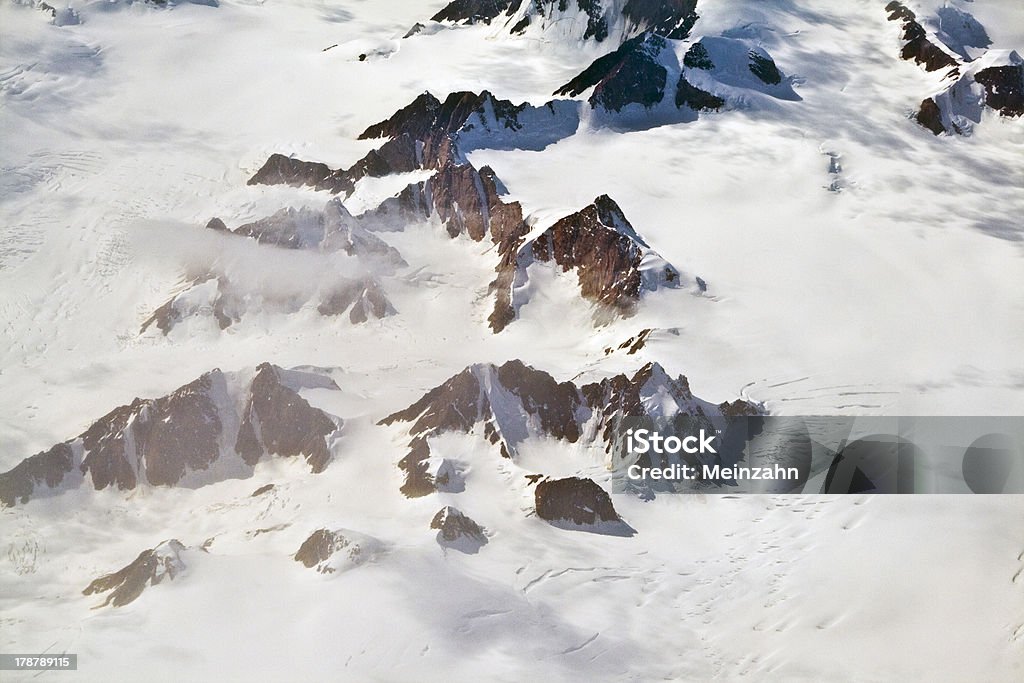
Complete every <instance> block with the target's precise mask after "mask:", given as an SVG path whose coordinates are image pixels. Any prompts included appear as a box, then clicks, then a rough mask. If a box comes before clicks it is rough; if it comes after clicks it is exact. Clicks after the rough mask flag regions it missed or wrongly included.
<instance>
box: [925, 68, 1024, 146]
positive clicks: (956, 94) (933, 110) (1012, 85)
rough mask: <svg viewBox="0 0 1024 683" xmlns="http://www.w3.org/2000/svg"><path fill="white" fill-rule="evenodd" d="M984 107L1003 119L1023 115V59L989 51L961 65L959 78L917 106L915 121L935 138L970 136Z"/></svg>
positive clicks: (979, 120) (978, 121) (979, 119)
mask: <svg viewBox="0 0 1024 683" xmlns="http://www.w3.org/2000/svg"><path fill="white" fill-rule="evenodd" d="M986 108H988V109H992V110H994V111H995V112H997V113H998V114H999V115H1000V116H1003V117H1006V118H1015V117H1019V116H1022V115H1024V59H1022V58H1021V56H1020V55H1019V54H1018V53H1016V52H996V51H991V52H989V53H987V54H986V55H985V56H984V57H981V58H979V59H976V60H975V61H973V62H971V63H970V64H968V65H965V66H964V73H963V75H962V76H960V77H959V78H958V79H957V80H956V81H955V82H953V83H952V84H951V85H949V86H947V87H946V88H945V89H944V90H943V91H942V92H940V93H938V94H936V95H933V96H932V97H929V98H926V99H925V100H924V101H923V102H922V103H921V107H920V109H919V110H918V112H917V114H916V116H915V118H916V120H917V122H918V123H920V124H921V125H922V126H924V127H925V128H927V129H928V130H930V131H931V132H932V133H934V134H936V135H940V134H942V133H956V134H958V135H970V134H971V132H972V131H973V128H974V126H975V125H977V124H978V123H980V122H981V120H982V117H983V115H984V111H985V109H986Z"/></svg>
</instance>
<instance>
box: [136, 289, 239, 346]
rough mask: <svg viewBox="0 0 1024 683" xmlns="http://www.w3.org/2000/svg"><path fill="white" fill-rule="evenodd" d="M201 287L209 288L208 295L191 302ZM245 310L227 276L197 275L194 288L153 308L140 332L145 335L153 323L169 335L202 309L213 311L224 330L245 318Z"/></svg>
mask: <svg viewBox="0 0 1024 683" xmlns="http://www.w3.org/2000/svg"><path fill="white" fill-rule="evenodd" d="M200 288H206V289H207V292H206V294H205V297H203V296H200V297H198V298H199V299H200V301H189V300H188V299H189V296H190V295H194V294H198V290H199V289H200ZM242 310H243V302H242V301H240V300H239V297H238V296H237V294H236V293H235V292H234V291H233V289H232V287H231V283H230V282H229V281H228V279H227V278H225V277H223V276H221V277H218V278H213V277H212V276H210V275H204V276H202V277H197V278H195V279H194V280H193V281H192V286H191V287H189V288H188V289H187V290H185V291H184V292H182V293H180V294H178V295H176V296H174V297H172V298H170V299H168V300H167V301H166V302H164V303H163V304H162V305H161V306H160V307H159V308H157V309H156V310H155V311H153V314H152V315H150V316H149V317H148V318H146V320H145V321H144V322H143V323H142V327H141V328H140V330H139V333H140V334H144V333H145V332H146V330H148V329H149V328H150V327H151V326H153V325H156V328H157V329H158V330H160V331H161V332H163V333H164V334H165V335H166V334H168V333H169V332H170V331H171V330H172V329H174V327H175V326H176V325H178V324H179V323H181V322H182V321H183V320H185V318H187V317H190V316H192V315H196V314H197V313H200V312H202V313H206V312H210V313H212V314H213V317H214V318H215V319H216V320H217V324H218V326H219V327H220V329H222V330H226V329H227V328H228V327H230V326H231V325H233V324H234V323H236V322H238V321H239V320H240V319H241V314H242Z"/></svg>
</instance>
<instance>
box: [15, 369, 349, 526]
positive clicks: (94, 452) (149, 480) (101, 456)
mask: <svg viewBox="0 0 1024 683" xmlns="http://www.w3.org/2000/svg"><path fill="white" fill-rule="evenodd" d="M304 382H312V383H313V384H314V385H316V386H322V387H324V388H333V389H337V388H338V387H337V385H336V384H334V382H333V380H331V379H330V378H329V377H325V376H322V375H310V374H309V373H303V372H296V371H287V370H284V369H282V368H279V367H277V366H275V365H271V364H269V363H263V364H261V365H260V366H259V367H258V368H257V369H256V372H255V374H254V375H253V376H252V377H251V378H247V377H246V376H245V374H244V373H232V374H228V373H224V372H221V371H220V370H216V369H215V370H212V371H210V372H207V373H205V374H203V375H201V376H200V377H199V378H197V379H195V380H193V381H192V382H189V383H188V384H185V385H184V386H182V387H180V388H178V389H176V390H175V391H173V392H171V393H170V394H168V395H166V396H163V397H161V398H156V399H142V398H137V399H135V400H134V401H132V402H131V403H130V404H128V405H123V406H120V407H118V408H115V409H114V410H112V411H110V412H109V413H107V414H106V415H105V416H103V417H102V418H100V419H99V420H97V421H96V422H94V423H93V424H92V425H91V426H90V427H89V428H88V429H87V430H86V431H85V432H83V433H82V434H81V435H79V436H78V437H76V438H74V439H71V440H69V441H67V442H65V443H63V444H58V445H56V446H54V447H53V448H51V449H50V450H48V451H45V452H43V453H40V454H37V455H34V456H31V457H30V458H27V459H25V460H23V461H22V462H21V463H20V464H19V465H17V466H16V467H15V468H13V469H12V470H9V471H8V472H4V473H2V474H0V505H3V506H5V507H6V506H12V505H15V504H16V503H19V502H21V503H24V502H27V501H28V500H29V498H30V497H38V496H39V495H49V494H52V493H55V492H59V491H60V490H62V489H64V488H68V487H73V486H78V485H81V484H82V483H83V482H84V481H85V480H86V479H89V480H91V482H92V485H93V487H94V488H95V489H96V490H100V489H105V488H108V487H117V488H118V489H119V490H129V489H134V488H136V487H138V486H141V485H148V486H181V485H189V486H198V485H203V484H209V483H213V482H215V481H220V480H223V479H230V478H244V477H247V476H250V475H251V474H252V470H253V467H254V466H255V465H256V463H257V462H258V461H259V460H260V459H261V458H263V457H265V456H274V457H295V456H303V457H304V458H305V460H306V461H307V462H308V463H309V465H310V468H311V470H312V471H313V472H314V473H316V472H321V471H323V469H324V468H325V467H326V466H327V462H328V461H329V460H330V449H329V448H328V438H329V437H332V436H333V435H334V434H335V433H336V432H337V431H338V430H339V429H340V428H341V426H342V424H343V422H342V420H341V419H340V418H336V417H331V416H328V415H327V413H325V412H323V411H322V410H320V409H318V408H315V407H313V406H311V405H310V404H309V402H308V401H306V400H305V399H304V398H303V397H302V396H300V395H299V393H298V389H297V388H296V387H298V386H300V385H302V384H303V383H304ZM236 405H244V409H243V411H242V413H241V414H239V413H238V412H237V408H236V407H235V406H236Z"/></svg>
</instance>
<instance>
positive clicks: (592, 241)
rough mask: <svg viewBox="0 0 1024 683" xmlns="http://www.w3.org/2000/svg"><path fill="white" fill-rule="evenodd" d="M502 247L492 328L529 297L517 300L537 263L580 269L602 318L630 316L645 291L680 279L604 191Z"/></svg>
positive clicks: (501, 325)
mask: <svg viewBox="0 0 1024 683" xmlns="http://www.w3.org/2000/svg"><path fill="white" fill-rule="evenodd" d="M502 247H503V248H504V249H506V251H504V252H502V262H501V264H499V268H498V278H497V279H496V280H495V282H494V283H492V288H493V289H495V290H498V291H499V296H498V299H497V302H496V308H495V312H494V313H493V314H492V316H491V328H492V329H493V330H494V331H495V332H500V331H501V330H502V329H503V328H504V327H505V325H507V324H508V323H509V322H510V321H511V320H513V319H514V318H515V317H516V314H517V311H518V308H519V307H520V306H521V305H523V304H524V303H525V302H523V301H517V300H516V294H515V291H514V290H513V289H512V287H513V286H514V285H519V286H521V285H522V284H523V283H525V282H526V281H527V280H528V279H529V277H528V269H529V268H530V266H531V265H533V264H534V263H551V264H554V265H555V266H557V267H558V268H559V269H560V270H561V271H562V272H569V271H572V272H574V273H575V274H576V278H577V281H578V283H579V287H580V294H581V295H582V296H583V298H585V299H587V300H588V301H591V302H593V303H595V304H597V305H598V319H599V320H603V319H605V318H606V317H607V316H608V315H609V314H617V315H624V316H629V315H632V314H633V313H634V312H635V310H636V306H637V304H638V302H639V301H640V297H641V295H642V293H643V292H646V291H654V290H657V289H660V288H663V287H678V286H679V285H680V284H681V275H680V274H679V271H678V270H676V269H675V268H674V267H673V266H671V265H670V264H669V263H668V262H666V261H665V260H664V259H663V258H661V257H660V256H659V255H658V254H657V253H656V252H655V251H654V250H652V249H651V248H650V247H649V246H648V245H647V243H646V242H645V241H644V240H643V239H642V238H641V237H640V236H639V235H638V234H637V233H636V231H635V230H634V229H633V226H632V225H630V223H629V221H628V220H626V217H625V215H624V214H623V212H622V209H620V208H619V206H618V204H616V203H615V202H614V201H613V200H612V199H611V198H610V197H608V196H607V195H602V196H600V197H598V198H597V199H595V200H594V203H593V204H590V205H589V206H587V207H585V208H583V209H581V210H580V211H577V212H576V213H574V214H571V215H569V216H566V217H565V218H562V219H560V220H558V221H556V222H555V224H554V225H552V226H551V227H550V228H548V229H547V230H545V231H543V232H541V233H540V234H538V235H536V236H533V237H531V238H530V239H519V240H512V241H510V242H509V243H508V244H503V245H502Z"/></svg>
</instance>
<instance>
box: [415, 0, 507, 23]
mask: <svg viewBox="0 0 1024 683" xmlns="http://www.w3.org/2000/svg"><path fill="white" fill-rule="evenodd" d="M522 2H523V0H454V1H453V2H451V3H449V4H448V5H446V6H445V8H444V9H442V10H441V11H440V12H438V13H437V14H435V15H434V16H433V17H431V19H430V20H431V21H451V22H456V23H462V24H477V23H483V24H490V23H491V21H492V20H493V19H495V18H496V17H497V16H498V15H500V14H512V13H514V12H515V11H516V10H518V9H519V6H520V5H521V4H522Z"/></svg>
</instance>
